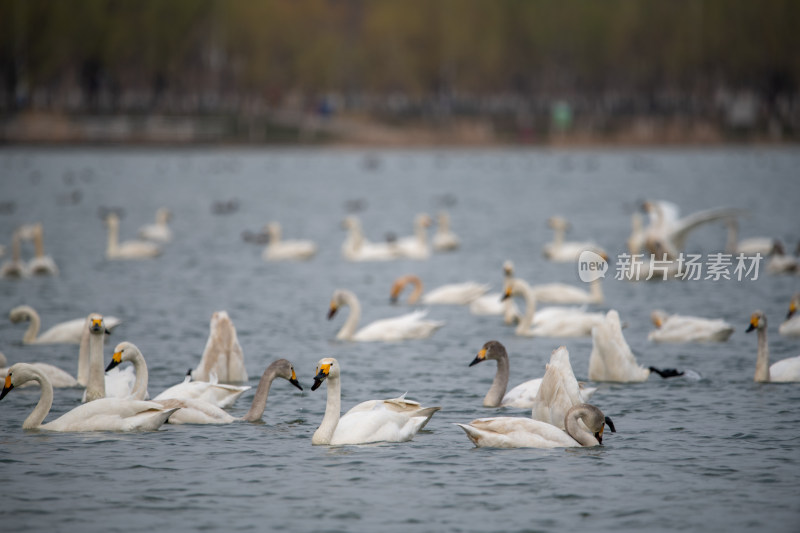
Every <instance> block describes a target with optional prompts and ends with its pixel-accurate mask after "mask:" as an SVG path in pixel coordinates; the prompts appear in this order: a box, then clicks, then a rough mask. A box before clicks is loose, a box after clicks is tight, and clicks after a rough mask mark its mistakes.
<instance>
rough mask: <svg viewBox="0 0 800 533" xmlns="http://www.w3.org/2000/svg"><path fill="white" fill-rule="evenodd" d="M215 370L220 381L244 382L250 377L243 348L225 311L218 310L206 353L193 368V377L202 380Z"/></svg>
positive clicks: (214, 314) (213, 318)
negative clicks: (245, 364)
mask: <svg viewBox="0 0 800 533" xmlns="http://www.w3.org/2000/svg"><path fill="white" fill-rule="evenodd" d="M212 374H215V375H216V376H217V378H218V380H219V382H220V383H244V382H246V381H247V380H248V377H247V369H246V368H245V366H244V352H243V351H242V346H241V345H240V344H239V338H238V336H237V335H236V328H235V327H234V325H233V321H232V320H231V318H230V317H229V316H228V313H227V312H226V311H216V312H215V313H213V314H212V315H211V323H210V325H209V334H208V340H207V341H206V347H205V349H204V350H203V356H202V358H201V359H200V363H199V364H198V365H197V368H195V369H194V370H192V377H193V378H194V379H197V380H199V381H208V380H209V379H210V378H211V375H212Z"/></svg>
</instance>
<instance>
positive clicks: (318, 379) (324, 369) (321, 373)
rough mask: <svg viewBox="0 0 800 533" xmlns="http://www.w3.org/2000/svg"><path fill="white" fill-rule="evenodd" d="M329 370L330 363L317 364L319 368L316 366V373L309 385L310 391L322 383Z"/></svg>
mask: <svg viewBox="0 0 800 533" xmlns="http://www.w3.org/2000/svg"><path fill="white" fill-rule="evenodd" d="M330 372H331V365H330V364H324V365H319V368H317V375H316V376H314V384H313V385H311V390H312V391H313V390H317V389H318V388H319V386H320V385H322V382H323V381H325V378H327V377H328V374H330Z"/></svg>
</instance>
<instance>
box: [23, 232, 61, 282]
mask: <svg viewBox="0 0 800 533" xmlns="http://www.w3.org/2000/svg"><path fill="white" fill-rule="evenodd" d="M30 236H31V239H33V246H34V257H33V259H31V260H30V261H29V262H28V272H29V273H30V274H32V275H34V276H56V275H58V266H56V262H55V261H54V260H53V258H52V257H50V256H49V255H45V253H44V230H43V229H42V224H41V222H40V223H37V224H34V225H33V226H32V227H31V233H30Z"/></svg>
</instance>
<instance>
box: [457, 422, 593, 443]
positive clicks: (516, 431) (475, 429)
mask: <svg viewBox="0 0 800 533" xmlns="http://www.w3.org/2000/svg"><path fill="white" fill-rule="evenodd" d="M457 425H458V426H459V427H461V429H463V430H464V431H465V432H466V434H467V437H469V439H470V440H471V441H472V442H473V443H474V444H475V446H478V447H481V448H484V447H488V448H562V447H573V446H580V444H578V442H577V441H576V440H575V439H573V438H572V437H570V436H569V435H567V434H566V433H565V432H564V431H562V430H561V429H559V428H557V427H555V426H553V425H552V424H548V423H546V422H542V421H540V420H532V419H530V418H515V417H508V416H500V417H494V418H479V419H477V420H473V421H472V422H470V423H469V424H457Z"/></svg>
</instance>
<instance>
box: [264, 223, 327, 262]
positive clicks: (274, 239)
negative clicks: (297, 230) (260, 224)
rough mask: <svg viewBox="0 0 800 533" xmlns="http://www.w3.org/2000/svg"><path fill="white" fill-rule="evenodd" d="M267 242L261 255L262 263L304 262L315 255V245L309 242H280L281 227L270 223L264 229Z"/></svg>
mask: <svg viewBox="0 0 800 533" xmlns="http://www.w3.org/2000/svg"><path fill="white" fill-rule="evenodd" d="M264 230H265V231H266V233H267V234H268V235H269V242H268V243H267V246H266V247H265V248H264V251H263V252H262V254H261V257H262V259H264V261H292V260H297V261H305V260H307V259H311V258H312V257H314V254H316V253H317V245H316V244H314V243H313V242H311V241H303V240H290V241H284V240H281V225H280V224H279V223H277V222H270V223H269V224H267V225H266V226H265V227H264Z"/></svg>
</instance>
